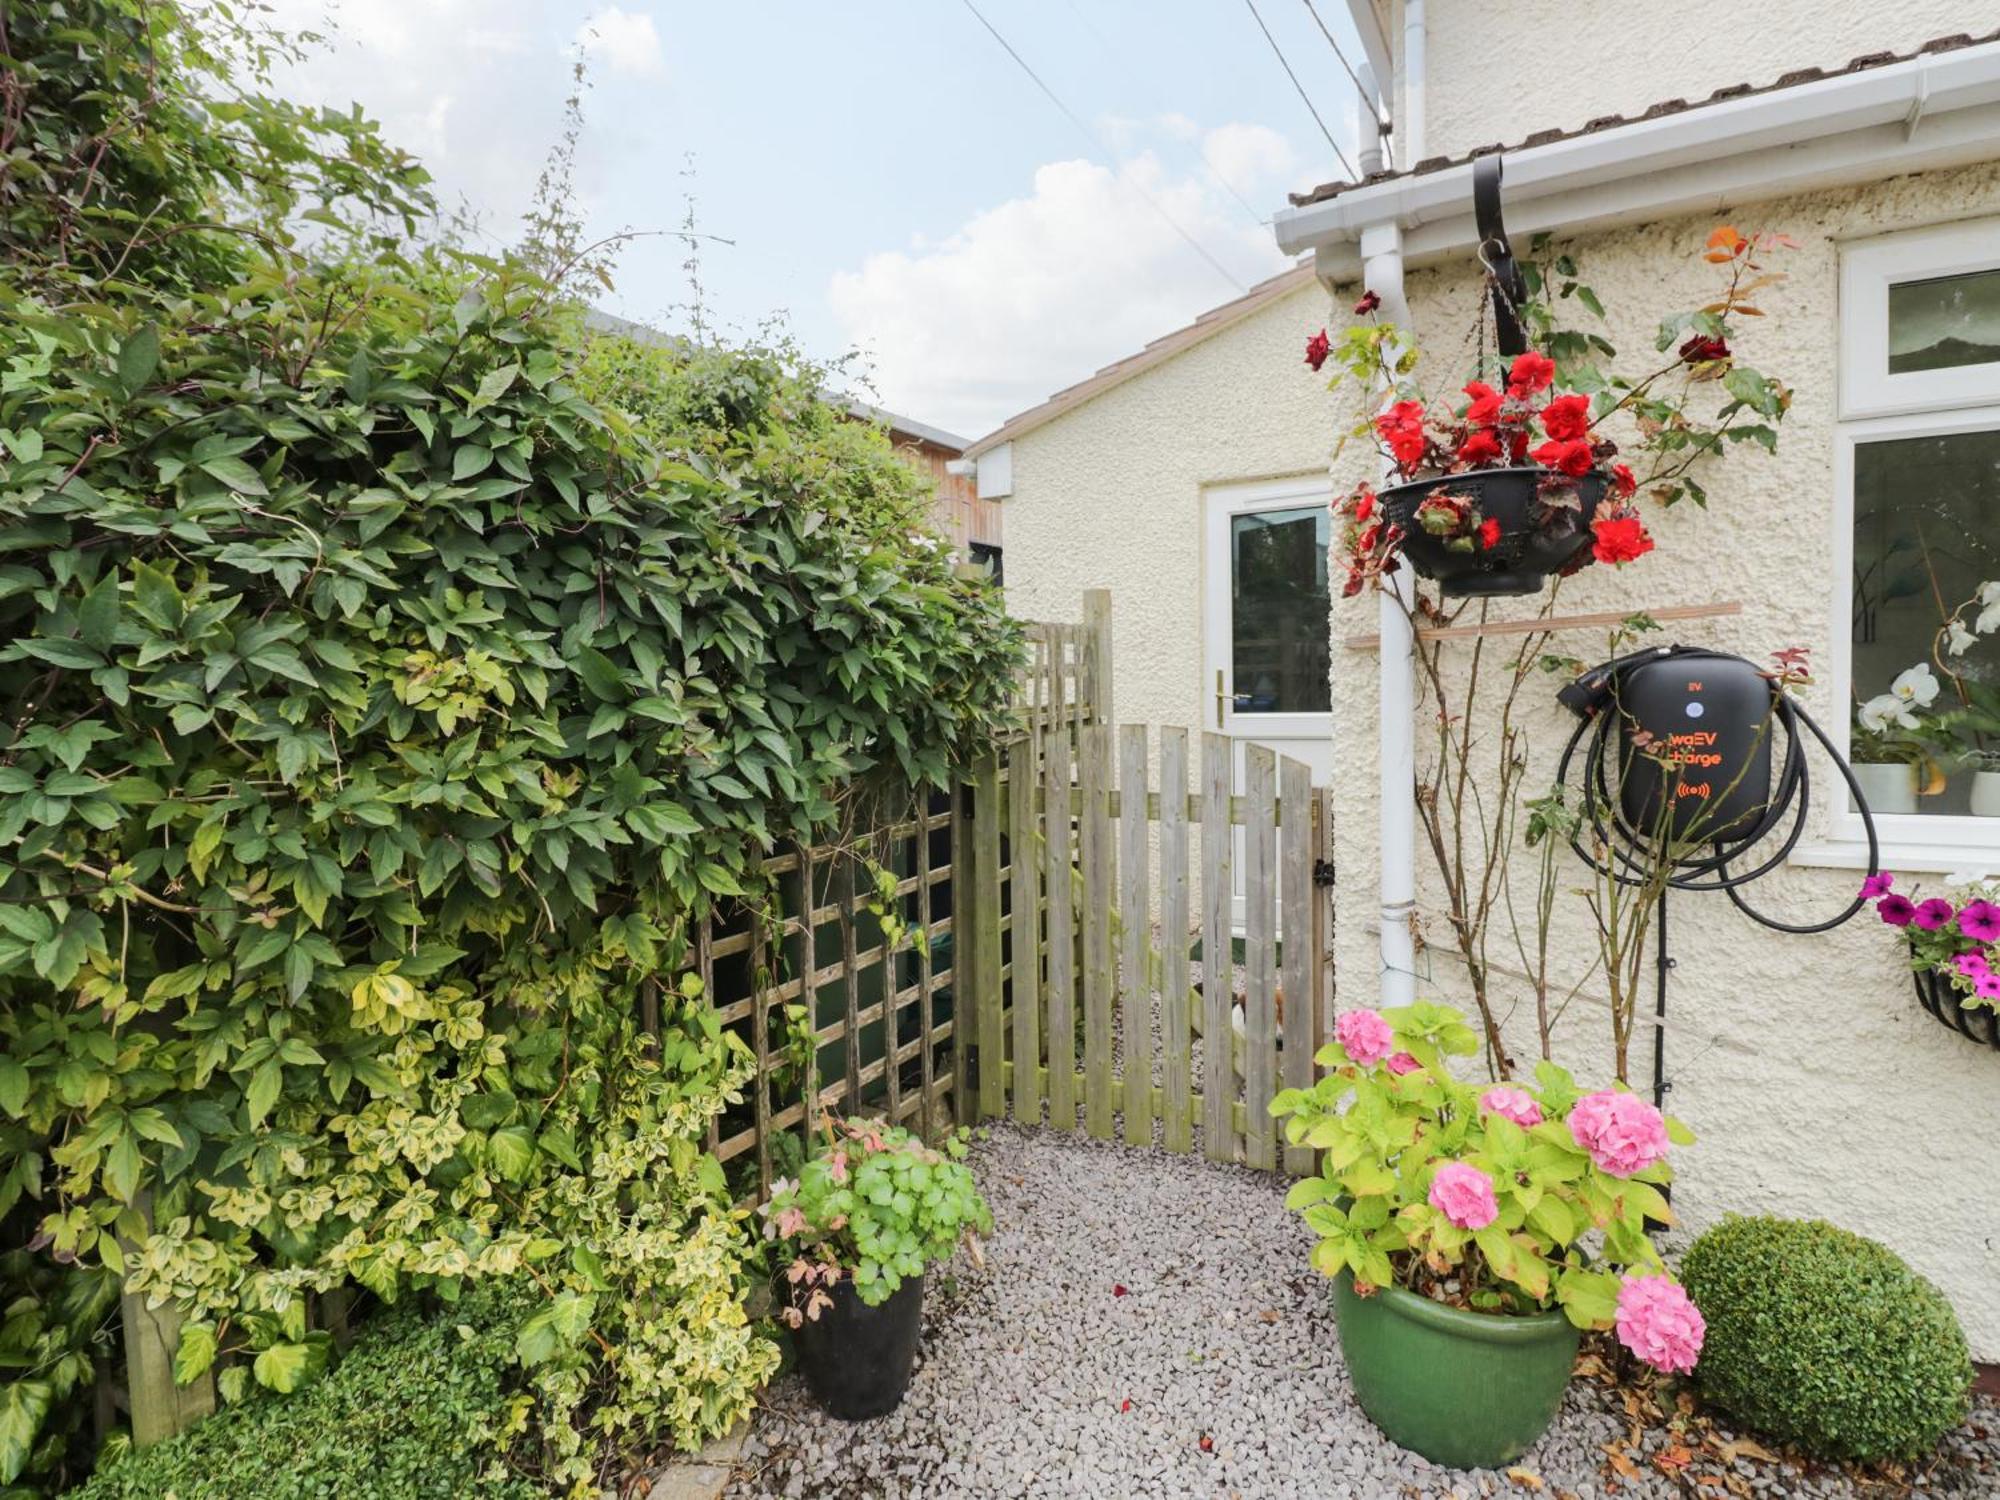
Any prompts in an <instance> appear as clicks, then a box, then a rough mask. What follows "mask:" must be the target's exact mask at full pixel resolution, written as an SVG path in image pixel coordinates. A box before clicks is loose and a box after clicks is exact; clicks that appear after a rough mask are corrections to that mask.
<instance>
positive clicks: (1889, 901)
mask: <svg viewBox="0 0 2000 1500" xmlns="http://www.w3.org/2000/svg"><path fill="white" fill-rule="evenodd" d="M1916 914H1917V908H1916V904H1915V903H1914V902H1912V901H1911V900H1910V898H1909V897H1908V896H1898V895H1896V894H1895V893H1893V892H1891V893H1890V894H1889V895H1887V896H1884V897H1883V898H1882V899H1881V900H1880V901H1877V902H1876V903H1875V915H1876V916H1878V917H1880V918H1881V919H1882V920H1883V921H1885V922H1887V923H1888V924H1889V925H1890V926H1891V927H1908V926H1909V925H1910V922H1911V920H1912V919H1913V918H1915V916H1916Z"/></svg>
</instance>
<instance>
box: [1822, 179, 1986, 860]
mask: <svg viewBox="0 0 2000 1500" xmlns="http://www.w3.org/2000/svg"><path fill="white" fill-rule="evenodd" d="M1839 348H1840V412H1839V414H1840V421H1839V424H1838V426H1837V428H1836V433H1835V454H1834V475H1835V503H1834V531H1833V554H1834V568H1835V574H1836V577H1837V579H1838V580H1839V583H1838V585H1837V586H1836V587H1835V589H1834V590H1833V595H1834V600H1833V610H1834V613H1833V621H1832V626H1833V628H1832V641H1833V653H1832V654H1833V661H1832V662H1831V679H1832V681H1833V683H1834V685H1835V687H1836V690H1837V694H1838V699H1837V702H1838V707H1837V709H1836V710H1835V719H1836V722H1835V723H1833V724H1829V725H1827V726H1825V727H1826V728H1827V730H1828V732H1829V733H1830V734H1831V736H1832V737H1833V739H1834V741H1835V743H1836V744H1838V745H1840V746H1841V748H1842V750H1843V752H1844V753H1845V754H1846V755H1847V756H1848V758H1849V760H1850V761H1853V762H1854V763H1855V764H1856V765H1857V766H1860V765H1863V764H1865V763H1871V762H1872V763H1874V764H1875V765H1877V766H1878V767H1879V766H1882V765H1885V764H1886V765H1890V766H1893V765H1895V764H1897V761H1896V759H1895V757H1897V756H1905V757H1909V758H1910V759H1912V760H1913V761H1914V762H1915V764H1914V765H1913V766H1912V768H1911V769H1910V771H1909V772H1907V773H1904V772H1899V771H1896V770H1882V769H1876V770H1867V771H1863V772H1862V773H1861V774H1862V775H1863V776H1864V777H1865V778H1867V779H1868V781H1869V782H1870V783H1871V784H1872V787H1871V790H1870V804H1871V807H1872V808H1873V809H1874V811H1875V822H1876V829H1877V832H1878V834H1879V836H1880V838H1881V840H1882V861H1883V864H1884V866H1885V867H1887V868H1892V869H1907V870H1918V871H1957V870H1986V871H1995V872H2000V630H1995V631H1993V632H1992V633H1989V634H1987V635H1984V636H1982V637H1980V638H1979V639H1978V640H1976V641H1975V642H1974V643H1973V644H1972V645H1971V646H1970V647H1969V648H1968V649H1966V650H1964V651H1963V652H1961V653H1953V652H1951V651H1950V650H1949V649H1947V650H1945V651H1943V652H1942V653H1940V655H1939V656H1938V657H1935V658H1934V655H1933V647H1934V644H1935V643H1936V642H1937V640H1938V636H1939V632H1940V631H1941V630H1942V629H1943V628H1944V626H1945V623H1946V621H1947V620H1948V619H1950V618H1951V617H1952V616H1953V615H1954V614H1957V615H1958V618H1960V619H1961V620H1962V621H1963V622H1964V623H1965V624H1967V625H1972V624H1974V623H1975V621H1976V619H1977V617H1978V616H1979V614H1980V613H1981V608H1982V606H1981V604H1980V603H1979V602H1977V596H1978V595H1979V593H1980V589H1981V585H1983V584H1985V583H1987V582H1989V581H1994V580H2000V220H1994V219H1988V220H1982V221H1978V222H1972V223H1964V224H1949V225H1943V226H1940V227H1937V228H1931V229H1919V230H1911V231H1907V232H1904V233H1900V234H1892V235H1886V236H1883V237H1882V238H1880V239H1875V240H1869V241H1866V242H1861V243H1856V244H1853V245H1850V246H1848V247H1846V249H1845V251H1844V253H1843V255H1842V259H1841V306H1840V345H1839ZM1968 604H1969V607H1965V608H1961V607H1962V606H1967V605H1968ZM1995 618H2000V612H1996V615H1995V616H1992V617H1989V620H1992V619H1995ZM1940 660H1941V662H1942V664H1943V666H1944V667H1947V668H1949V669H1950V670H1949V671H1946V670H1941V669H1940ZM1920 669H1927V670H1928V678H1929V680H1928V681H1926V680H1925V671H1924V670H1920ZM1899 682H1900V683H1901V684H1902V686H1903V687H1904V688H1905V690H1906V692H1907V693H1908V694H1909V698H1908V700H1907V701H1905V702H1904V703H1903V704H1902V707H1901V711H1902V713H1903V714H1906V715H1907V716H1908V718H1909V719H1913V720H1914V721H1915V727H1914V728H1912V727H1911V726H1910V724H1909V723H1908V722H1907V721H1899V719H1898V718H1896V717H1894V716H1892V717H1890V718H1889V719H1888V722H1887V724H1886V726H1884V727H1885V728H1886V733H1885V734H1876V735H1871V734H1870V733H1869V732H1868V728H1869V726H1868V725H1866V724H1864V723H1863V722H1862V720H1861V718H1860V716H1859V714H1858V713H1857V709H1858V707H1859V706H1860V705H1863V704H1867V703H1869V702H1871V700H1872V701H1876V702H1877V703H1878V704H1879V703H1880V702H1881V700H1882V695H1884V694H1891V693H1893V691H1894V690H1895V689H1896V687H1897V686H1898V684H1899ZM1926 697H1927V698H1928V701H1927V702H1924V701H1917V700H1921V699H1924V698H1926ZM1873 723H1874V724H1875V725H1878V726H1881V725H1883V716H1882V712H1881V709H1880V707H1878V708H1877V710H1876V712H1875V714H1874V718H1873ZM1827 797H1828V803H1829V805H1830V806H1831V807H1832V809H1833V811H1832V814H1831V816H1830V817H1829V818H1828V820H1827V827H1826V829H1825V837H1824V838H1823V839H1822V840H1821V841H1818V842H1816V843H1815V844H1813V845H1812V846H1810V847H1809V848H1806V849H1803V850H1801V851H1800V854H1801V858H1802V860H1803V861H1804V862H1807V863H1815V864H1834V865H1855V866H1858V865H1860V864H1862V863H1863V862H1864V861H1865V858H1866V845H1865V838H1864V833H1863V829H1862V824H1861V819H1860V816H1859V814H1858V813H1857V812H1856V811H1855V810H1854V807H1853V805H1852V801H1851V799H1850V798H1849V796H1848V795H1847V792H1846V789H1845V788H1844V787H1834V788H1829V789H1828V793H1827Z"/></svg>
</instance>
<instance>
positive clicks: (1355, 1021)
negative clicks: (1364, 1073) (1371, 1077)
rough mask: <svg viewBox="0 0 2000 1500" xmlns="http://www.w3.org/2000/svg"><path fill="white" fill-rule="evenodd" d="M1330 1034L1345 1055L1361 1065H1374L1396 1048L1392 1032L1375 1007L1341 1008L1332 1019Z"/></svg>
mask: <svg viewBox="0 0 2000 1500" xmlns="http://www.w3.org/2000/svg"><path fill="white" fill-rule="evenodd" d="M1333 1035H1334V1039H1335V1040H1336V1041H1338V1042H1339V1043H1340V1045H1341V1046H1342V1047H1344V1048H1346V1049H1347V1055H1348V1057H1349V1059H1350V1060H1352V1061H1353V1062H1355V1063H1357V1064H1358V1065H1359V1066H1361V1067H1364V1068H1372V1067H1374V1066H1375V1064H1376V1063H1378V1062H1381V1061H1382V1060H1383V1059H1384V1058H1386V1057H1388V1055H1389V1054H1390V1053H1391V1052H1393V1051H1395V1049H1396V1034H1395V1032H1393V1031H1391V1030H1390V1029H1389V1023H1388V1022H1387V1021H1385V1020H1383V1019H1382V1016H1381V1014H1380V1012H1378V1011H1372V1010H1350V1011H1347V1012H1344V1013H1343V1014H1342V1015H1341V1016H1340V1017H1339V1019H1337V1020H1336V1021H1335V1022H1334V1023H1333Z"/></svg>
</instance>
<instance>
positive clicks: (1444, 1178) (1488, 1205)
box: [1430, 1161, 1500, 1229]
mask: <svg viewBox="0 0 2000 1500" xmlns="http://www.w3.org/2000/svg"><path fill="white" fill-rule="evenodd" d="M1430 1205H1431V1207H1432V1208H1434V1209H1436V1210H1437V1211H1438V1212H1439V1213H1441V1214H1443V1215H1444V1216H1445V1217H1446V1218H1447V1219H1449V1220H1450V1221H1451V1222H1452V1223H1454V1224H1456V1225H1457V1226H1458V1227H1459V1228H1460V1229H1484V1228H1485V1227H1486V1226H1487V1225H1488V1224H1491V1223H1492V1222H1493V1221H1494V1220H1495V1219H1497V1218H1499V1217H1500V1205H1499V1204H1498V1203H1497V1202H1495V1201H1494V1197H1493V1179H1492V1178H1491V1177H1488V1176H1487V1175H1486V1174H1485V1173H1484V1172H1482V1171H1480V1170H1479V1168H1477V1167H1473V1166H1468V1165H1466V1163H1464V1162H1462V1161H1448V1162H1446V1163H1445V1164H1444V1165H1443V1166H1441V1167H1439V1168H1438V1169H1437V1175H1435V1176H1434V1177H1432V1178H1431V1190H1430Z"/></svg>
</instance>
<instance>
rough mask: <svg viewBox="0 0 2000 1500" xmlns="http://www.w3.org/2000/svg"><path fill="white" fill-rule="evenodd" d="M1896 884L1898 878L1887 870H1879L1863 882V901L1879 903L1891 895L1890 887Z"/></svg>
mask: <svg viewBox="0 0 2000 1500" xmlns="http://www.w3.org/2000/svg"><path fill="white" fill-rule="evenodd" d="M1895 883H1896V877H1895V876H1893V875H1891V874H1890V873H1889V872H1888V871H1887V870H1878V871H1876V872H1875V873H1874V874H1873V875H1870V876H1869V877H1868V878H1867V879H1866V880H1864V881H1862V882H1861V899H1862V900H1863V901H1879V900H1881V898H1882V897H1884V896H1886V895H1888V894H1889V887H1890V886H1892V885H1894V884H1895Z"/></svg>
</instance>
